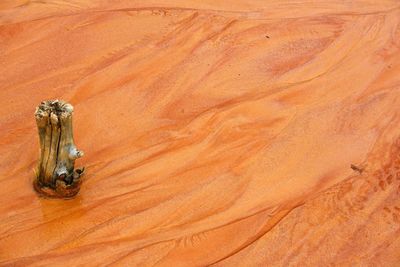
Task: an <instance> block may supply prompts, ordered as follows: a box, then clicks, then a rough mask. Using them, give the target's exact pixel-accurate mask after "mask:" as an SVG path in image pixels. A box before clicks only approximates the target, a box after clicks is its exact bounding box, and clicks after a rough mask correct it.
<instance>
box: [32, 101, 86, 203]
mask: <svg viewBox="0 0 400 267" xmlns="http://www.w3.org/2000/svg"><path fill="white" fill-rule="evenodd" d="M72 112H73V107H72V105H71V104H68V103H66V102H64V101H59V100H49V101H43V102H42V103H41V104H40V105H39V106H38V107H37V108H36V112H35V117H36V123H37V127H38V130H39V139H40V158H39V162H38V165H37V170H36V179H35V181H34V188H35V189H36V191H37V192H39V193H40V194H42V195H44V196H47V197H56V198H71V197H73V196H75V195H76V194H77V193H78V191H79V188H80V184H81V179H80V176H81V175H82V174H83V169H77V170H74V164H75V160H76V159H77V158H80V157H82V156H83V152H82V151H79V150H78V149H77V148H76V146H75V144H74V139H73V132H72Z"/></svg>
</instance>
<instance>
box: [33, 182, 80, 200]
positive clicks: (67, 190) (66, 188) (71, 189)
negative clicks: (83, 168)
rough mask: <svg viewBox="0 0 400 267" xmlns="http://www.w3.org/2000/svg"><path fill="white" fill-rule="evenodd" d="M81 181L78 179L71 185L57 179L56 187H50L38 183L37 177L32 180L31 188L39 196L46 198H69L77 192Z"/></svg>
mask: <svg viewBox="0 0 400 267" xmlns="http://www.w3.org/2000/svg"><path fill="white" fill-rule="evenodd" d="M81 183H82V181H81V180H79V181H78V182H76V183H73V184H71V185H66V184H65V183H64V182H62V181H57V183H56V188H55V189H53V188H50V187H47V186H43V185H41V184H40V183H39V181H38V180H37V179H35V181H34V182H33V188H34V189H35V191H36V192H37V193H39V195H40V196H43V197H47V198H63V199H69V198H73V197H74V196H76V194H78V192H79V189H80V186H81Z"/></svg>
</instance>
